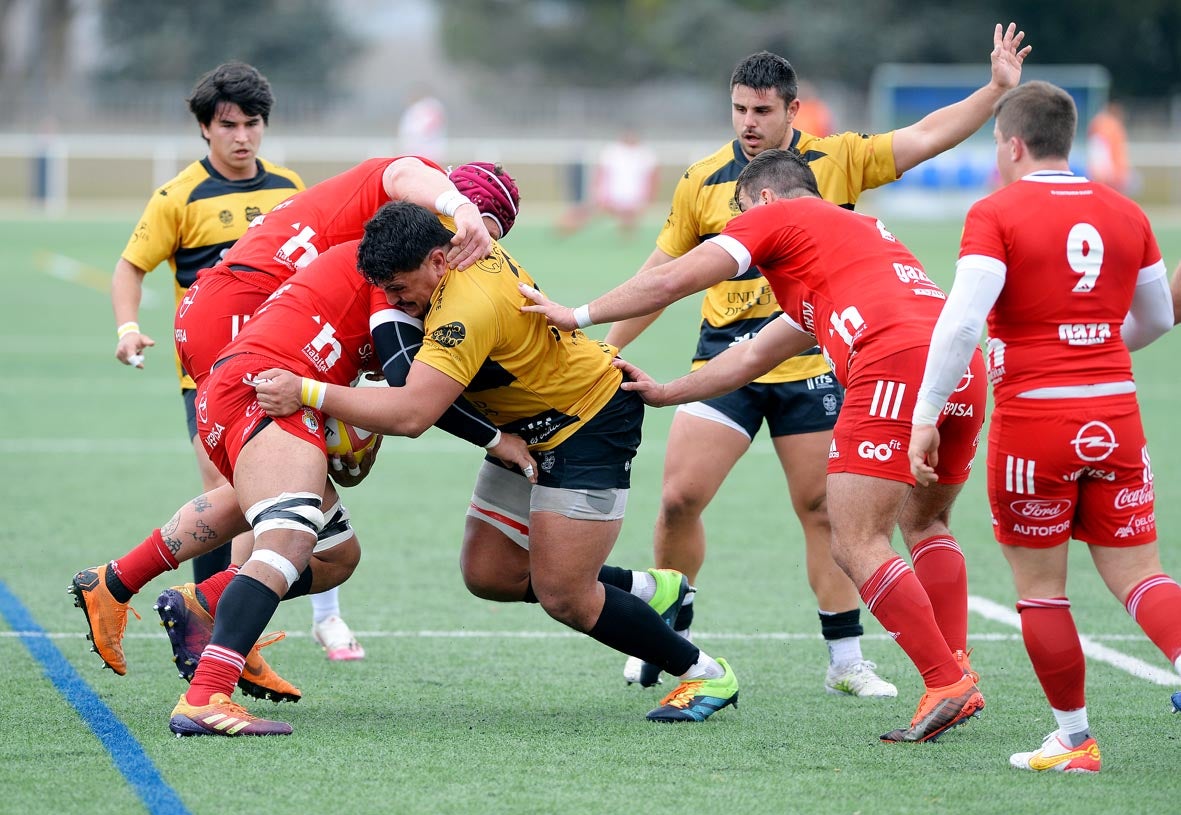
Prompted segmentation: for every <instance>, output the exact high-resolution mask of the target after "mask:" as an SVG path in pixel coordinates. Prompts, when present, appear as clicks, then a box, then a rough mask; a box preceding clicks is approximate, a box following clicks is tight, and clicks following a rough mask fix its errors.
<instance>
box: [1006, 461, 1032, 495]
mask: <svg viewBox="0 0 1181 815" xmlns="http://www.w3.org/2000/svg"><path fill="white" fill-rule="evenodd" d="M1036 468H1037V462H1036V461H1033V460H1031V459H1027V458H1020V457H1018V456H1005V490H1006V491H1008V492H1015V493H1017V494H1018V495H1033V494H1034V489H1033V473H1034V470H1035V469H1036Z"/></svg>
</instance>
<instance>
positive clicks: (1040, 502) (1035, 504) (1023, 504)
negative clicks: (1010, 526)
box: [1009, 498, 1072, 521]
mask: <svg viewBox="0 0 1181 815" xmlns="http://www.w3.org/2000/svg"><path fill="white" fill-rule="evenodd" d="M1071 506H1072V502H1071V501H1070V499H1069V498H1062V499H1060V500H1057V501H1054V500H1050V499H1047V498H1025V499H1023V500H1021V501H1014V502H1013V503H1011V504H1009V508H1010V509H1012V510H1013V511H1014V512H1016V513H1017V514H1018V515H1020V516H1021V517H1022V518H1030V519H1034V520H1039V521H1048V520H1051V519H1053V518H1060V517H1061V516H1063V515H1065V514H1066V513H1067V512H1069V511H1070V507H1071Z"/></svg>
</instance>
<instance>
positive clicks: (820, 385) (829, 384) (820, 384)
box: [806, 374, 836, 391]
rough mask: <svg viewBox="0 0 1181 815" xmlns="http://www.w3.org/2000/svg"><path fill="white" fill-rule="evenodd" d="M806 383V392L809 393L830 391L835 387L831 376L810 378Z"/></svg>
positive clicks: (821, 375)
mask: <svg viewBox="0 0 1181 815" xmlns="http://www.w3.org/2000/svg"><path fill="white" fill-rule="evenodd" d="M806 381H807V383H808V390H810V391H824V390H832V389H833V388H835V387H836V380H835V379H833V376H832V374H820V375H819V376H810V377H808V379H807V380H806Z"/></svg>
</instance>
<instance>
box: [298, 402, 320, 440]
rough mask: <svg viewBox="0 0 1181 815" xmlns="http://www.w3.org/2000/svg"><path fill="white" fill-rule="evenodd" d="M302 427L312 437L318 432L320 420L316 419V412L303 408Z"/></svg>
mask: <svg viewBox="0 0 1181 815" xmlns="http://www.w3.org/2000/svg"><path fill="white" fill-rule="evenodd" d="M302 418H303V426H304V427H306V428H307V429H308V432H309V433H311V434H312V435H313V436H315V435H316V434H318V433H319V432H320V420H319V419H317V418H316V411H314V410H312V409H311V408H308V407H305V408H304V409H303V416H302Z"/></svg>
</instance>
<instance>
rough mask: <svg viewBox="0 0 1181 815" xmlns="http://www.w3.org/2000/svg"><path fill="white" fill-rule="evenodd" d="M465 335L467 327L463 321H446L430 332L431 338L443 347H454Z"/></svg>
mask: <svg viewBox="0 0 1181 815" xmlns="http://www.w3.org/2000/svg"><path fill="white" fill-rule="evenodd" d="M466 337H467V329H466V328H465V327H464V325H463V323H458V322H456V323H447V325H441V326H439V327H438V328H436V329H435V330H434V331H432V332H431V339H432V340H434V341H435V342H437V343H438V344H439V345H441V346H443V347H444V348H454V347H455V346H457V345H459V344H460V343H461V342H463V341H464V339H465V338H466Z"/></svg>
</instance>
